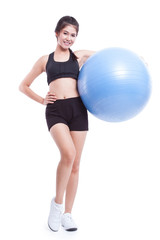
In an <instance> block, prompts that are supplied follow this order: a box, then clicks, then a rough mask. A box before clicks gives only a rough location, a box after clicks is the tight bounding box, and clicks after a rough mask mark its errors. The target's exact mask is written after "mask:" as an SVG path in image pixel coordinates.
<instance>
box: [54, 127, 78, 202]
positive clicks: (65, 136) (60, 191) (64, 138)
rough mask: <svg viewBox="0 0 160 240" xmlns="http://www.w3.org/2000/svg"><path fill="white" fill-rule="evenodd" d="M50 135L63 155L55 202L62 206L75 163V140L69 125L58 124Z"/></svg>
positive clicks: (59, 165)
mask: <svg viewBox="0 0 160 240" xmlns="http://www.w3.org/2000/svg"><path fill="white" fill-rule="evenodd" d="M50 133H51V135H52V137H53V139H54V140H55V142H56V144H57V146H58V148H59V151H60V154H61V160H60V162H59V164H58V168H57V176H56V197H55V202H56V203H59V204H62V202H63V196H64V192H65V190H66V187H67V184H68V181H69V178H70V175H71V171H72V166H73V162H74V160H75V156H76V148H75V144H74V142H73V139H74V138H72V137H71V133H70V131H69V128H68V126H67V125H65V124H63V123H58V124H56V125H54V126H53V127H52V128H51V130H50Z"/></svg>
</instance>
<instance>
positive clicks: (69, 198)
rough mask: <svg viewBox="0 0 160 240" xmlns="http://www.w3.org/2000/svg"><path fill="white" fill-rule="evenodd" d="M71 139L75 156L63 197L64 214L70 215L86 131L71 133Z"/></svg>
mask: <svg viewBox="0 0 160 240" xmlns="http://www.w3.org/2000/svg"><path fill="white" fill-rule="evenodd" d="M70 133H71V137H72V140H73V143H74V147H75V149H76V156H75V159H74V163H73V166H72V169H71V173H70V178H69V181H68V185H67V189H66V197H65V213H71V211H72V207H73V203H74V199H75V196H76V192H77V187H78V179H79V166H80V158H81V154H82V150H83V146H84V142H85V139H86V134H87V131H71V132H70Z"/></svg>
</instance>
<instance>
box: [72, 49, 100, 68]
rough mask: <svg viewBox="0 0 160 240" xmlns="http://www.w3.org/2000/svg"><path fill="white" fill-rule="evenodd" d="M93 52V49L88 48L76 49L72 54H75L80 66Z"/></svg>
mask: <svg viewBox="0 0 160 240" xmlns="http://www.w3.org/2000/svg"><path fill="white" fill-rule="evenodd" d="M94 53H96V52H95V51H90V50H78V51H75V52H74V54H75V55H76V56H77V58H78V62H79V65H80V67H81V66H82V65H83V64H84V63H85V62H86V61H87V59H88V58H89V57H91V56H92V55H93V54H94Z"/></svg>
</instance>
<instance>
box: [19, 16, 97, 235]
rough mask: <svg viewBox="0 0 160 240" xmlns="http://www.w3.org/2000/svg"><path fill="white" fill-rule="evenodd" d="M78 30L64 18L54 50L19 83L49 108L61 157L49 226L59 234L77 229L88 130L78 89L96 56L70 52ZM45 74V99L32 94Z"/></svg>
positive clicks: (48, 118) (48, 114) (47, 112)
mask: <svg viewBox="0 0 160 240" xmlns="http://www.w3.org/2000/svg"><path fill="white" fill-rule="evenodd" d="M78 30H79V24H78V22H77V21H76V19H75V18H73V17H70V16H65V17H62V18H61V19H60V20H59V21H58V23H57V26H56V29H55V35H56V38H57V46H56V49H55V51H54V52H53V53H51V54H49V55H46V56H42V57H41V58H40V59H39V60H38V61H37V62H36V63H35V65H34V66H33V68H32V70H31V71H30V72H29V73H28V75H27V76H26V77H25V78H24V80H23V81H22V83H21V84H20V91H22V92H23V93H24V94H26V95H27V96H28V97H30V98H32V99H33V100H35V101H37V102H39V103H41V104H43V105H46V121H47V125H48V129H49V131H50V133H51V135H52V137H53V139H54V141H55V143H56V144H57V147H58V148H59V151H60V154H61V159H60V162H59V164H58V168H57V174H56V196H55V198H53V199H52V201H51V206H50V213H49V218H48V226H49V227H50V229H51V230H53V231H58V230H59V227H60V225H61V224H62V226H63V227H64V228H65V230H68V231H75V230H77V226H76V224H75V222H74V220H73V219H72V216H71V211H72V207H73V203H74V200H75V196H76V191H77V186H78V177H79V166H80V158H81V154H82V149H83V146H84V142H85V139H86V134H87V130H88V116H87V110H86V108H85V107H84V105H83V103H82V101H81V99H80V96H79V93H78V90H77V79H78V74H79V69H80V67H81V66H82V65H83V64H84V63H85V61H86V60H87V59H88V58H89V57H90V56H91V55H92V54H93V53H94V52H93V51H86V50H81V51H76V52H74V53H73V52H72V51H71V49H70V47H71V46H72V45H73V44H74V42H75V40H76V37H77V35H78ZM45 71H46V74H47V82H48V85H49V92H48V94H47V95H46V97H45V98H43V97H41V96H39V95H37V94H36V93H35V92H33V91H32V90H31V88H30V86H31V84H32V82H33V81H34V80H35V78H37V77H38V76H39V75H40V74H41V73H42V72H45ZM64 194H65V211H64V213H63V207H62V206H63V197H64Z"/></svg>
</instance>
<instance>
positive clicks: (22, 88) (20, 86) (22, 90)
mask: <svg viewBox="0 0 160 240" xmlns="http://www.w3.org/2000/svg"><path fill="white" fill-rule="evenodd" d="M19 91H20V92H24V86H23V84H22V83H21V84H20V85H19Z"/></svg>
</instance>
